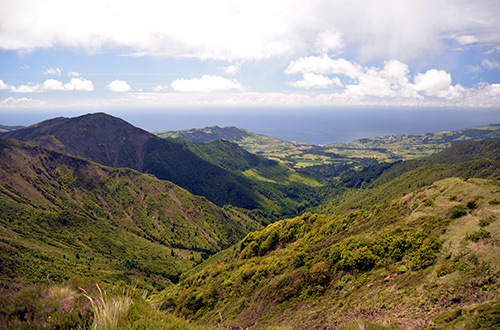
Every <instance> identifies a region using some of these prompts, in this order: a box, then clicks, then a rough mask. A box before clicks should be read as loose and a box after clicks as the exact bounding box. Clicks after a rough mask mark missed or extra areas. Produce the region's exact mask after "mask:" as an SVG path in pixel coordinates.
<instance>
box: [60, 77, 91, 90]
mask: <svg viewBox="0 0 500 330" xmlns="http://www.w3.org/2000/svg"><path fill="white" fill-rule="evenodd" d="M64 89H65V90H67V91H83V92H91V91H93V90H94V84H93V83H92V81H90V80H87V79H83V78H71V81H70V82H69V83H66V84H64Z"/></svg>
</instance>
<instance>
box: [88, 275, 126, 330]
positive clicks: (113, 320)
mask: <svg viewBox="0 0 500 330" xmlns="http://www.w3.org/2000/svg"><path fill="white" fill-rule="evenodd" d="M96 286H97V289H98V290H99V296H98V297H94V298H93V297H91V296H89V295H88V294H87V292H86V291H85V290H84V289H81V288H80V289H81V290H82V291H83V292H84V293H85V297H87V299H89V300H90V303H91V305H92V311H93V313H94V322H93V323H92V327H91V328H92V329H94V330H112V329H116V328H117V327H118V323H119V322H120V319H121V318H123V317H125V316H126V315H127V313H128V310H129V308H130V306H131V305H132V299H131V298H130V297H128V296H127V295H125V294H124V295H123V296H121V297H115V298H111V299H110V298H108V297H107V294H106V292H104V293H103V291H102V290H101V288H100V287H99V285H98V284H96Z"/></svg>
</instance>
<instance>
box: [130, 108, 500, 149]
mask: <svg viewBox="0 0 500 330" xmlns="http://www.w3.org/2000/svg"><path fill="white" fill-rule="evenodd" d="M127 117H128V118H129V119H130V122H131V123H133V124H134V125H137V126H139V127H142V128H144V129H146V130H148V131H162V130H180V129H188V128H203V127H206V126H209V125H218V126H221V127H224V126H236V127H239V128H244V129H247V130H249V131H252V132H255V133H259V134H264V135H267V136H271V137H275V138H278V139H283V140H291V141H300V142H307V143H311V144H318V145H320V144H331V143H337V142H342V143H348V142H351V141H354V140H357V139H360V138H368V137H377V136H386V135H392V134H406V133H411V134H422V133H434V132H440V131H450V130H459V129H464V128H470V127H474V126H481V125H488V124H497V123H500V109H429V108H425V109H394V108H391V109H379V108H378V109H377V108H364V109H325V108H312V109H311V108H307V109H305V108H304V109H276V108H273V109H247V108H243V109H222V110H221V109H218V110H215V109H204V110H192V109H191V110H187V109H183V110H165V111H163V112H161V113H158V112H154V113H148V112H146V113H143V115H141V116H137V115H136V114H135V113H130V114H126V115H125V114H124V117H122V118H127Z"/></svg>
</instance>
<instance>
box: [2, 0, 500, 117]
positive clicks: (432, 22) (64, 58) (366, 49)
mask: <svg viewBox="0 0 500 330" xmlns="http://www.w3.org/2000/svg"><path fill="white" fill-rule="evenodd" d="M499 17H500V1H498V0H489V1H488V0H479V1H464V0H432V1H431V0H419V1H413V0H412V1H405V0H377V1H368V0H364V1H347V0H329V1H327V0H323V1H321V0H307V1H305V0H304V1H303V0H294V1H289V0H288V1H284V0H276V1H270V0H266V1H261V0H254V1H234V0H212V1H205V0H183V1H152V0H141V1H106V0H86V1H80V0H50V1H38V0H16V1H11V0H0V21H1V22H2V24H0V114H1V113H2V111H3V112H7V111H9V112H12V111H16V110H20V111H21V110H25V109H29V110H37V109H43V110H45V111H47V109H52V110H55V111H56V110H58V109H59V110H61V109H64V111H67V112H70V111H72V110H75V111H80V110H82V109H85V110H89V111H106V110H107V109H117V108H120V109H122V108H123V109H134V108H141V109H144V108H148V109H156V108H158V109H166V108H167V109H168V108H182V107H188V108H189V107H191V108H193V107H194V108H204V107H207V108H210V107H234V108H237V107H281V108H283V107H337V108H338V107H343V108H346V107H347V108H348V107H357V108H359V107H374V106H375V107H376V106H379V107H380V106H384V107H401V108H404V107H411V108H418V107H422V108H431V107H448V108H498V107H499V106H500V19H498V18H499Z"/></svg>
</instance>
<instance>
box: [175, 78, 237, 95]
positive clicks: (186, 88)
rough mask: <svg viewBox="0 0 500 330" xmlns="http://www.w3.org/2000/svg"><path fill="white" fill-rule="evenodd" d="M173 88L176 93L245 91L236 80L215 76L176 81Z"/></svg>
mask: <svg viewBox="0 0 500 330" xmlns="http://www.w3.org/2000/svg"><path fill="white" fill-rule="evenodd" d="M171 86H172V88H173V89H174V90H175V91H180V92H215V91H225V90H231V89H243V86H242V85H241V84H240V83H239V82H238V81H236V80H234V79H227V78H224V77H221V76H213V75H203V76H202V77H201V78H192V79H184V78H180V79H176V80H174V81H173V82H172V84H171Z"/></svg>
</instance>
